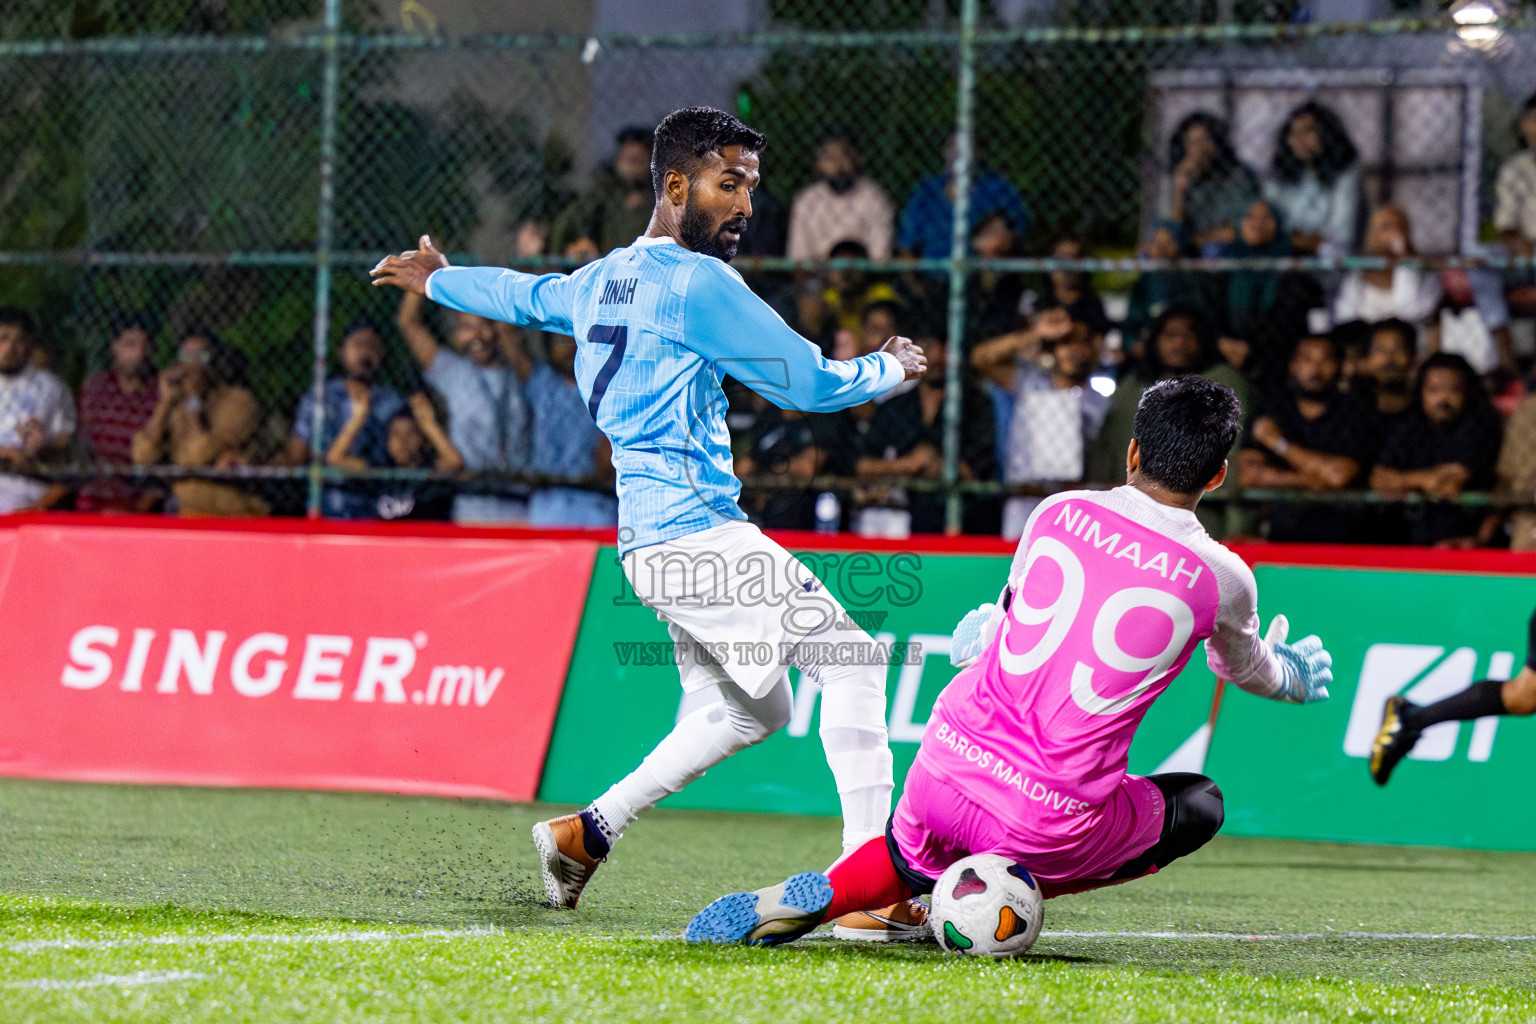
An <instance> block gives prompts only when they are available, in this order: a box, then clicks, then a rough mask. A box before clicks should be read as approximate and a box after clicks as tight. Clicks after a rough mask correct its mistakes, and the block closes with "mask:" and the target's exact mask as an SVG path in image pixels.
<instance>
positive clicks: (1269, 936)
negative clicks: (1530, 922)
mask: <svg viewBox="0 0 1536 1024" xmlns="http://www.w3.org/2000/svg"><path fill="white" fill-rule="evenodd" d="M1040 937H1041V938H1042V939H1228V940H1235V941H1240V942H1302V941H1309V940H1313V939H1375V940H1379V941H1383V942H1398V941H1407V942H1444V941H1452V940H1454V941H1463V942H1536V935H1476V934H1473V933H1471V932H1070V931H1062V932H1041V933H1040Z"/></svg>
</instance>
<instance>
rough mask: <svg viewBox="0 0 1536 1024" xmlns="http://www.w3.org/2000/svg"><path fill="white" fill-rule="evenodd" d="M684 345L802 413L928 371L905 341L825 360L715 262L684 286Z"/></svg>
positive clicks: (867, 395)
mask: <svg viewBox="0 0 1536 1024" xmlns="http://www.w3.org/2000/svg"><path fill="white" fill-rule="evenodd" d="M434 287H435V286H434ZM683 344H684V345H686V346H687V347H688V348H690V349H692V350H693V351H695V352H697V353H698V354H699V355H701V356H703V357H704V358H705V359H708V360H709V361H710V362H712V363H714V364H715V367H716V369H717V371H718V372H719V373H720V374H722V375H725V374H729V375H730V376H732V377H735V378H736V379H737V380H739V381H741V383H743V384H745V385H746V386H747V387H749V388H751V389H752V390H753V391H756V392H757V393H758V394H760V395H762V396H763V397H764V398H766V399H768V401H770V402H772V403H773V404H774V405H777V406H778V407H779V408H781V409H798V410H801V411H803V412H835V411H837V410H838V409H847V408H849V407H851V406H855V405H862V404H863V403H865V402H867V401H869V400H870V399H872V398H875V397H876V396H878V395H883V394H884V393H885V392H887V391H889V390H891V389H892V388H894V387H896V386H897V385H898V384H900V383H901V382H902V381H903V380H906V379H908V378H909V377H912V376H917V375H919V374H921V373H922V371H923V367H924V366H926V363H925V362H924V361H923V357H922V350H921V349H918V348H917V346H916V345H913V344H912V342H911V341H908V340H907V339H906V338H892V339H891V340H890V341H888V342H886V344H885V346H884V347H883V348H882V349H881V350H880V351H879V352H871V353H870V354H869V355H866V356H860V357H859V358H857V359H848V360H830V359H827V358H825V357H824V356H822V354H821V350H820V349H818V348H817V347H816V346H815V345H813V344H812V343H811V342H809V341H807V340H806V339H805V338H802V337H801V336H800V335H799V334H797V333H795V331H794V329H793V328H791V327H790V326H789V325H788V324H786V323H785V322H784V321H783V319H782V318H780V316H779V315H778V314H777V313H775V312H774V311H773V309H772V308H771V307H770V306H769V305H768V304H767V303H766V302H764V301H763V300H762V299H760V298H758V297H757V296H756V295H755V294H753V292H752V290H751V289H750V288H748V287H747V286H746V284H745V283H743V282H742V280H741V278H740V277H738V276H736V274H735V272H734V271H732V270H730V269H729V268H727V267H726V266H725V265H724V264H722V263H718V262H717V261H705V262H704V263H701V264H700V265H699V266H698V267H697V268H696V269H695V270H694V272H693V276H692V278H691V279H690V280H689V282H688V294H687V298H686V300H685V304H684V308H683Z"/></svg>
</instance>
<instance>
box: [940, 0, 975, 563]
mask: <svg viewBox="0 0 1536 1024" xmlns="http://www.w3.org/2000/svg"><path fill="white" fill-rule="evenodd" d="M979 6H980V4H979V2H978V0H962V3H961V5H960V49H959V60H958V64H957V68H956V89H955V159H954V162H953V163H952V164H951V165H950V172H949V173H950V178H951V180H952V181H954V183H955V201H954V225H953V230H952V231H951V233H950V238H949V327H948V331H947V334H948V336H949V343H948V345H947V346H946V348H947V349H948V352H949V373H948V375H947V377H946V378H945V381H944V489H945V490H944V493H945V501H944V527H945V532H947V533H952V534H953V533H959V532H960V523H961V513H962V509H961V504H960V492H959V490H958V489H957V487H956V485H957V484H958V483H959V480H960V416H961V406H962V404H963V403H962V399H963V397H964V394H965V392H964V384H965V350H964V342H965V298H966V296H965V283H966V278H967V272H966V271H967V268H966V258H967V256H968V255H969V248H970V242H971V237H970V236H971V232H970V213H971V170H972V167H973V166H974V163H975V161H974V159H973V154H974V152H975V150H974V142H975V135H974V131H973V123H972V122H973V120H974V115H975V106H976V22H977V9H978V7H979Z"/></svg>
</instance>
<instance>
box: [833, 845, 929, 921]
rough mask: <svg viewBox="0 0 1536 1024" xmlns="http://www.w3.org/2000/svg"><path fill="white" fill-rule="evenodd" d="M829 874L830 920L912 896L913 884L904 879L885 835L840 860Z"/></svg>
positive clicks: (888, 904) (874, 908)
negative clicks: (893, 858)
mask: <svg viewBox="0 0 1536 1024" xmlns="http://www.w3.org/2000/svg"><path fill="white" fill-rule="evenodd" d="M827 877H828V878H830V879H831V880H832V905H831V906H830V907H828V908H827V916H826V920H828V921H830V920H832V919H833V918H838V917H842V916H843V915H844V914H851V913H853V912H854V911H856V910H878V909H879V908H881V907H888V906H890V905H891V904H892V903H900V902H901V901H902V900H909V899H911V898H912V889H911V887H910V886H908V885H907V883H906V882H903V881H902V880H901V876H900V875H898V874H896V866H895V865H894V864H892V863H891V854H890V851H889V850H887V849H886V848H885V837H884V836H876V837H875V838H874V839H871V840H870V841H869V842H867V843H865V844H864V845H863V846H861V847H859V848H858V849H857V850H854V851H853V852H852V853H850V854H849V855H848V856H846V857H844V858H843V859H842V860H840V861H838V862H837V863H836V864H834V865H833V866H832V867H831V868H830V869H829V870H828V871H827Z"/></svg>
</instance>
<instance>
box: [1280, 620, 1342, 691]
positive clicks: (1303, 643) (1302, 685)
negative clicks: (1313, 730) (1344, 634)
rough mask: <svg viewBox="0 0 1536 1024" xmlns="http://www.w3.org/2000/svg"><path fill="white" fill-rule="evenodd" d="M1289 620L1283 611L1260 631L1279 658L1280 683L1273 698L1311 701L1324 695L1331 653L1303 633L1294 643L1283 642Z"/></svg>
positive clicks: (1329, 677)
mask: <svg viewBox="0 0 1536 1024" xmlns="http://www.w3.org/2000/svg"><path fill="white" fill-rule="evenodd" d="M1290 629H1291V624H1290V623H1289V622H1288V621H1286V618H1285V616H1284V615H1276V616H1275V617H1274V619H1273V620H1272V621H1271V622H1270V624H1269V632H1268V633H1266V634H1264V642H1265V643H1266V644H1268V645H1269V649H1270V651H1271V652H1273V653H1274V655H1275V660H1276V661H1278V662H1280V669H1281V674H1282V678H1281V684H1280V689H1279V691H1278V692H1276V693H1275V695H1274V697H1275V700H1283V701H1286V702H1287V703H1290V704H1311V703H1313V702H1314V701H1319V700H1327V699H1328V684H1329V683H1331V682H1333V668H1332V665H1333V656H1332V655H1331V654H1329V653H1328V652H1327V651H1325V650H1323V641H1322V640H1320V639H1319V638H1318V637H1316V636H1309V637H1303V638H1302V639H1300V640H1298V641H1296V643H1294V644H1288V643H1286V642H1285V636H1286V634H1287V633H1289V632H1290Z"/></svg>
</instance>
